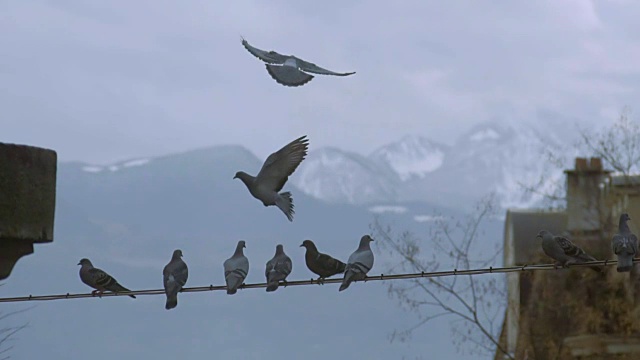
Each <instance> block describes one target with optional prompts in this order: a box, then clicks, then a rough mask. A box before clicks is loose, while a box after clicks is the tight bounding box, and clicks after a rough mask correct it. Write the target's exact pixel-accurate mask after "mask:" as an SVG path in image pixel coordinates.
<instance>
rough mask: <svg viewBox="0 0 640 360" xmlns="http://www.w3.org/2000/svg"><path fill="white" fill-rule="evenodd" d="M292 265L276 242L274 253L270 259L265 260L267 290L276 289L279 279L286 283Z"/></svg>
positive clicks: (282, 248)
mask: <svg viewBox="0 0 640 360" xmlns="http://www.w3.org/2000/svg"><path fill="white" fill-rule="evenodd" d="M292 267H293V263H292V262H291V258H290V257H288V256H287V254H285V253H284V247H283V246H282V245H281V244H278V245H277V246H276V254H275V255H274V256H273V258H272V259H271V260H269V261H267V268H266V269H265V271H264V276H265V277H266V278H267V292H271V291H276V290H278V285H279V282H280V281H283V282H284V283H285V285H286V283H287V280H286V279H287V276H289V274H291V269H292Z"/></svg>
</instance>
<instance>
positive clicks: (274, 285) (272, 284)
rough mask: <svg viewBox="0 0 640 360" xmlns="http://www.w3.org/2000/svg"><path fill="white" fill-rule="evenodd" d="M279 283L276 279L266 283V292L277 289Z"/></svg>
mask: <svg viewBox="0 0 640 360" xmlns="http://www.w3.org/2000/svg"><path fill="white" fill-rule="evenodd" d="M279 285H280V283H279V282H278V281H274V282H270V283H267V292H272V291H276V290H278V286H279Z"/></svg>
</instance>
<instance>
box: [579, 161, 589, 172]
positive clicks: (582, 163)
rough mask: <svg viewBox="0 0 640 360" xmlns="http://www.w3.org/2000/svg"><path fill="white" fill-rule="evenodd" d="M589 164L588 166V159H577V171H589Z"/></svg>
mask: <svg viewBox="0 0 640 360" xmlns="http://www.w3.org/2000/svg"><path fill="white" fill-rule="evenodd" d="M588 169H589V164H587V159H586V158H576V171H587V170H588Z"/></svg>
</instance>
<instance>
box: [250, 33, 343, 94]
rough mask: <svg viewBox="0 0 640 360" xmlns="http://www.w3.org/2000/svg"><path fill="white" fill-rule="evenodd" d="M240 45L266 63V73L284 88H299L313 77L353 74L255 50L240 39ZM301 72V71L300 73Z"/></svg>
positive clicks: (271, 52)
mask: <svg viewBox="0 0 640 360" xmlns="http://www.w3.org/2000/svg"><path fill="white" fill-rule="evenodd" d="M242 45H243V46H244V48H245V49H247V51H249V52H250V53H251V54H252V55H253V56H255V57H257V58H258V59H260V60H262V61H264V62H266V63H267V64H265V66H266V67H267V72H268V73H269V75H271V77H272V78H273V79H274V80H275V81H276V82H277V83H278V84H281V85H284V86H294V87H295V86H301V85H304V84H306V83H308V82H309V81H311V79H313V75H309V74H307V73H312V74H318V75H333V76H349V75H353V74H355V72H348V73H337V72H333V71H330V70H327V69H323V68H321V67H319V66H318V65H316V64H313V63H310V62H308V61H304V60H302V59H300V58H297V57H295V56H293V55H282V54H278V53H277V52H275V51H265V50H260V49H258V48H255V47H253V46H251V45H249V43H248V42H247V40H245V39H244V38H243V39H242ZM301 70H302V71H301Z"/></svg>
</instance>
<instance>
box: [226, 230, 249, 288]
mask: <svg viewBox="0 0 640 360" xmlns="http://www.w3.org/2000/svg"><path fill="white" fill-rule="evenodd" d="M245 247H247V246H246V245H245V243H244V240H240V241H238V245H237V246H236V251H235V252H234V253H233V256H231V257H230V258H228V259H227V260H225V262H224V264H223V266H224V280H225V281H226V283H227V294H229V295H233V294H235V293H236V292H237V291H238V287H239V286H240V285H242V283H243V282H244V279H245V278H246V277H247V274H248V273H249V259H247V257H246V256H244V254H243V252H242V249H243V248H245Z"/></svg>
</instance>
